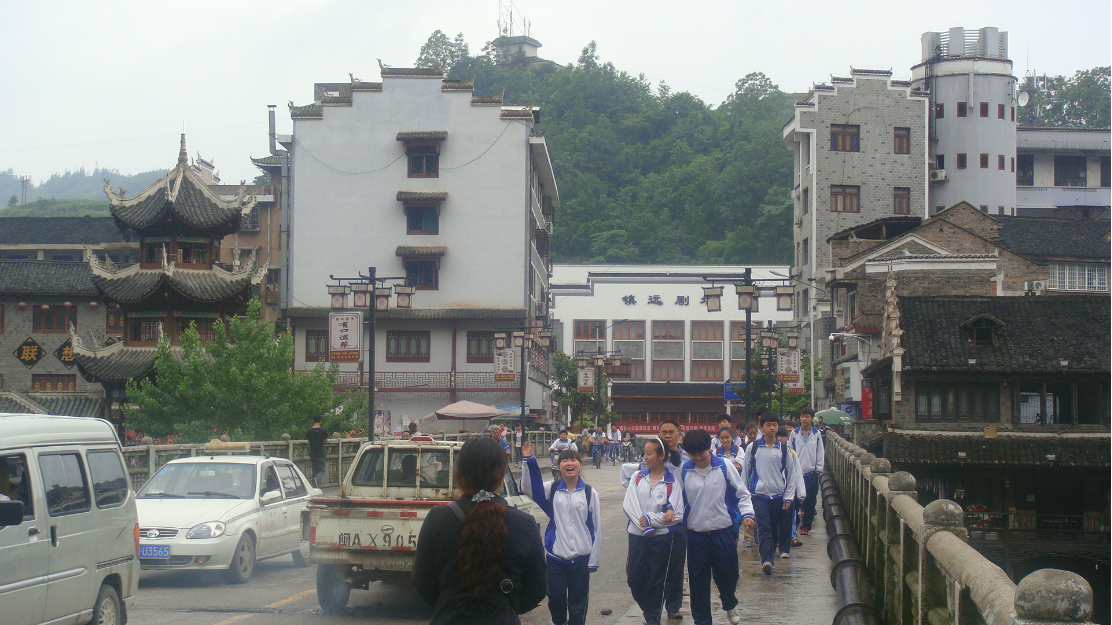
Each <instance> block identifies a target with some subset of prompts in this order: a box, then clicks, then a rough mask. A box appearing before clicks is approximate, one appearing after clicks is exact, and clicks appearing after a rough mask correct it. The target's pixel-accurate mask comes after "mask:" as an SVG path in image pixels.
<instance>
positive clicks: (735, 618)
mask: <svg viewBox="0 0 1112 625" xmlns="http://www.w3.org/2000/svg"><path fill="white" fill-rule="evenodd" d="M726 618H728V619H730V623H731V625H737V624H738V623H740V622H741V609H740V608H736V607H735V608H734V609H733V610H726Z"/></svg>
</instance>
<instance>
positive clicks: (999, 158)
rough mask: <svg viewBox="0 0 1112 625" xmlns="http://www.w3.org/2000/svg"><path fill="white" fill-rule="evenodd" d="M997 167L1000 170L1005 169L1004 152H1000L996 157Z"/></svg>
mask: <svg viewBox="0 0 1112 625" xmlns="http://www.w3.org/2000/svg"><path fill="white" fill-rule="evenodd" d="M996 169H999V170H1000V171H1004V155H1003V154H999V155H997V157H996Z"/></svg>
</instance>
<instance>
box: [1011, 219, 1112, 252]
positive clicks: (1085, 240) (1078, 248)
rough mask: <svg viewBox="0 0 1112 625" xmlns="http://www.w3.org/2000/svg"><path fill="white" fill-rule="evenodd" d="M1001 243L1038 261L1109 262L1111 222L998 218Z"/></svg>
mask: <svg viewBox="0 0 1112 625" xmlns="http://www.w3.org/2000/svg"><path fill="white" fill-rule="evenodd" d="M996 218H997V219H999V220H1000V243H1001V244H1002V245H1003V246H1004V247H1006V248H1008V249H1009V250H1011V251H1013V252H1015V253H1016V254H1020V255H1023V256H1028V257H1032V258H1036V259H1044V258H1047V257H1055V258H1063V257H1064V258H1079V259H1082V258H1083V259H1093V260H1105V261H1107V260H1108V259H1109V257H1110V256H1112V254H1110V252H1109V231H1110V230H1109V229H1110V223H1112V222H1108V221H1105V220H1090V219H1052V218H1045V217H1009V216H997V217H996Z"/></svg>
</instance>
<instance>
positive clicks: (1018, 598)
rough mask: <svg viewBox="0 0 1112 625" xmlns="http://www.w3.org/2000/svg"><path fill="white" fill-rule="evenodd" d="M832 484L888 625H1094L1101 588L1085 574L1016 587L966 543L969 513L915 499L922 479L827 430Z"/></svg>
mask: <svg viewBox="0 0 1112 625" xmlns="http://www.w3.org/2000/svg"><path fill="white" fill-rule="evenodd" d="M826 458H827V460H826V470H827V471H828V472H829V473H831V474H832V475H833V477H834V480H835V482H836V483H837V485H838V489H839V490H840V494H841V497H842V502H843V503H842V505H843V507H844V508H845V513H846V515H848V516H849V519H850V525H851V526H852V531H853V533H854V536H855V538H856V539H857V544H858V545H860V552H861V558H862V559H863V561H864V563H865V566H866V568H867V570H868V571H869V577H870V581H871V582H872V585H873V602H874V605H875V608H876V612H877V613H878V614H879V615H880V616H881V618H882V619H883V620H884V622H885V623H886V624H887V625H1034V624H1036V623H1086V622H1088V621H1089V619H1090V618H1091V617H1092V613H1093V591H1092V588H1091V587H1090V586H1089V583H1088V582H1087V581H1085V579H1084V578H1082V577H1081V576H1080V575H1077V574H1076V573H1071V572H1069V571H1060V570H1056V569H1042V570H1039V571H1035V572H1034V573H1032V574H1030V575H1028V576H1027V577H1025V578H1023V580H1022V581H1020V583H1019V585H1018V586H1017V585H1016V584H1015V583H1014V582H1012V580H1011V579H1009V578H1008V576H1007V575H1006V574H1005V573H1004V571H1003V570H1002V569H1001V568H1000V567H998V566H996V565H995V564H993V563H992V562H990V561H989V560H988V559H987V558H985V557H984V556H982V555H981V554H980V553H978V552H977V551H976V550H975V549H973V547H970V546H969V545H968V544H967V541H968V534H967V532H966V530H965V527H964V524H963V521H964V518H963V513H962V509H961V506H959V505H958V504H956V503H954V502H953V501H950V500H948V499H940V500H937V501H933V502H931V503H929V504H928V505H927V506H926V507H923V506H921V505H919V503H918V501H917V492H916V482H915V477H914V476H912V475H911V474H910V473H906V472H904V471H900V472H896V473H893V472H892V465H891V463H890V462H889V461H888V460H887V459H885V458H877V457H876V456H875V455H873V454H871V453H867V452H866V451H865V449H863V448H862V447H859V446H857V445H854V444H853V443H850V442H849V441H847V440H845V439H844V438H842V437H840V436H838V435H837V434H834V433H833V432H827V434H826Z"/></svg>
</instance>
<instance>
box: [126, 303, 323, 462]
mask: <svg viewBox="0 0 1112 625" xmlns="http://www.w3.org/2000/svg"><path fill="white" fill-rule="evenodd" d="M258 314H259V302H258V300H254V301H252V302H251V305H250V308H249V309H248V313H247V315H246V316H243V317H233V318H231V319H229V320H228V323H227V331H225V325H224V324H223V323H222V322H220V321H217V322H216V324H215V332H214V334H215V337H216V338H215V340H213V341H212V342H208V343H203V342H202V341H201V337H200V334H198V332H197V329H196V327H195V326H193V325H191V326H190V328H189V329H188V330H186V331H185V332H184V333H182V336H181V349H180V350H174V349H171V347H170V343H169V341H168V340H165V339H164V340H162V341H161V342H160V343H159V346H158V357H157V360H156V361H155V380H154V381H151V380H141V381H139V382H128V385H127V394H128V398H129V399H130V400H131V403H132V405H131V406H127V407H125V408H124V417H125V419H126V420H127V423H128V424H129V426H131V427H133V428H135V429H136V430H140V431H142V432H144V433H146V434H149V435H151V436H156V437H158V436H166V435H169V434H174V435H176V438H177V439H178V440H183V441H184V442H204V441H208V440H210V439H212V438H214V437H215V436H219V435H221V434H224V433H227V434H228V435H229V436H231V437H232V438H233V439H235V440H275V439H277V438H278V437H279V436H281V435H282V434H290V435H291V436H293V437H294V438H300V433H301V432H303V431H304V430H305V429H306V428H308V427H309V426H310V425H311V421H312V418H313V417H315V416H318V415H320V416H322V417H323V416H332V415H334V414H335V413H334V411H335V410H336V409H337V408H338V407H340V405H341V401H342V398H337V397H334V396H333V393H332V388H333V384H334V382H335V377H336V372H335V366H334V365H333V367H332V368H326V367H325V366H324V363H321V364H320V365H318V366H317V368H316V369H314V370H313V371H309V372H297V373H295V372H294V371H293V370H292V369H291V368H290V363H292V362H293V339H292V337H291V336H290V335H289V334H288V333H285V332H283V333H282V334H281V335H279V336H278V337H277V338H276V337H275V336H274V328H273V326H272V325H271V324H270V323H269V322H267V321H266V320H265V319H260V318H259V316H258ZM330 421H331V420H330ZM325 425H326V429H329V430H331V429H332V428H334V427H336V426H335V425H332V424H331V423H326V424H325Z"/></svg>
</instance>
